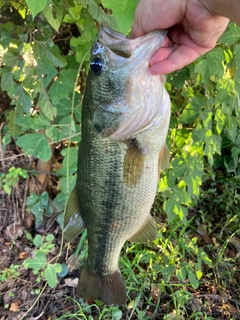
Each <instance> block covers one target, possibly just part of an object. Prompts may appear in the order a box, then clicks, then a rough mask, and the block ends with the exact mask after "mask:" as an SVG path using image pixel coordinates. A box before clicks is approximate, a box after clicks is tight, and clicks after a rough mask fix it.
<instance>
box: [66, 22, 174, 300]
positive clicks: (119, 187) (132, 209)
mask: <svg viewBox="0 0 240 320" xmlns="http://www.w3.org/2000/svg"><path fill="white" fill-rule="evenodd" d="M165 36H166V31H154V32H151V33H149V34H148V35H146V36H143V37H141V38H137V39H134V40H131V39H128V38H126V37H125V36H124V35H123V34H121V33H119V32H116V31H114V30H112V29H111V28H109V27H108V26H107V25H106V24H103V25H102V26H101V29H100V31H99V34H98V37H97V39H96V40H95V42H94V44H93V47H92V51H91V59H90V70H89V73H88V77H87V82H86V90H85V95H84V100H83V106H82V140H81V143H80V146H79V155H78V172H77V183H76V186H75V188H74V190H73V192H72V194H71V196H70V198H69V202H68V205H67V209H66V214H65V218H64V226H65V227H64V232H65V238H66V239H67V240H68V241H71V240H73V239H74V238H75V237H76V236H77V235H79V233H80V232H81V231H82V229H83V228H85V227H86V228H87V233H88V257H87V261H86V262H85V264H84V266H83V268H82V270H81V274H80V279H79V283H78V288H77V294H78V296H79V297H81V298H84V299H92V300H94V299H98V300H101V301H102V302H103V303H105V304H107V305H111V304H113V305H121V304H124V303H125V302H126V290H125V286H124V282H123V279H122V276H121V273H120V271H119V269H118V259H119V255H120V251H121V249H122V246H123V245H124V243H125V242H126V241H127V240H129V241H133V242H147V241H148V240H154V239H155V238H156V237H157V229H156V226H155V223H154V220H153V219H152V217H151V216H150V210H151V206H152V204H153V201H154V198H155V194H156V187H157V183H158V180H159V173H160V169H161V168H163V167H166V163H167V162H168V159H169V153H168V149H167V147H166V144H165V141H166V136H167V132H168V126H169V119H170V100H169V96H168V94H167V92H166V90H165V88H164V85H163V83H162V81H161V78H160V77H158V76H152V75H151V73H150V72H149V68H148V61H149V60H150V58H151V56H152V55H153V53H154V52H155V51H156V50H157V49H158V48H159V47H160V46H161V44H162V42H163V40H164V38H165Z"/></svg>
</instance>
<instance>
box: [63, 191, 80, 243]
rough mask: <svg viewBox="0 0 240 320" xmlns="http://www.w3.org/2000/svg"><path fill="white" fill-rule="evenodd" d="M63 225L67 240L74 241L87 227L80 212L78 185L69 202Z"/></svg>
mask: <svg viewBox="0 0 240 320" xmlns="http://www.w3.org/2000/svg"><path fill="white" fill-rule="evenodd" d="M63 226H64V236H65V239H66V240H67V241H72V240H73V239H74V238H76V237H77V236H78V235H79V233H80V232H81V231H82V230H83V229H84V227H85V223H84V221H83V219H82V217H81V216H80V213H79V208H78V203H77V189H76V186H75V187H74V189H73V191H72V193H71V194H70V197H69V200H68V203H67V207H66V213H65V216H64V222H63Z"/></svg>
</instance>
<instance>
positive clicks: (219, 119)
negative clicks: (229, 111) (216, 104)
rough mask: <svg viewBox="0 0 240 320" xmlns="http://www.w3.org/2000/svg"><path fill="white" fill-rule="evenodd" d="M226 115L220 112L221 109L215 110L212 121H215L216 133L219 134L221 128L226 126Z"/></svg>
mask: <svg viewBox="0 0 240 320" xmlns="http://www.w3.org/2000/svg"><path fill="white" fill-rule="evenodd" d="M226 118H227V117H226V115H225V114H224V113H223V112H222V110H221V109H217V111H216V113H215V117H214V120H215V121H216V130H217V133H218V134H220V133H221V132H222V130H223V128H224V127H225V125H226Z"/></svg>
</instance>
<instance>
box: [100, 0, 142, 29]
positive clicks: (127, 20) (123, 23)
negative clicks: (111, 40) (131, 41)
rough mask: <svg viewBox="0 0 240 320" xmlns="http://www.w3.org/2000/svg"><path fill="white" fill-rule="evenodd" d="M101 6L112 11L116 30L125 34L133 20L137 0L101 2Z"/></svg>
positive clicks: (106, 0)
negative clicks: (116, 26) (115, 21)
mask: <svg viewBox="0 0 240 320" xmlns="http://www.w3.org/2000/svg"><path fill="white" fill-rule="evenodd" d="M102 4H103V5H104V7H106V8H109V9H111V10H112V11H113V15H114V16H115V17H116V20H117V25H118V30H119V31H120V32H122V33H125V34H127V33H128V32H129V31H130V29H131V25H132V22H133V19H134V13H135V9H136V6H137V0H119V1H112V0H102Z"/></svg>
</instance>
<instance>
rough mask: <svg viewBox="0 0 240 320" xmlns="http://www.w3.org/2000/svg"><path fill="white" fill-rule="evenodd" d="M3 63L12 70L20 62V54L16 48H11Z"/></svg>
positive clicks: (4, 56)
mask: <svg viewBox="0 0 240 320" xmlns="http://www.w3.org/2000/svg"><path fill="white" fill-rule="evenodd" d="M2 62H3V63H4V64H6V65H8V66H10V67H11V68H13V67H14V66H15V65H17V64H18V62H19V53H18V51H17V49H15V48H9V49H8V50H7V51H6V53H5V54H4V55H3V57H2Z"/></svg>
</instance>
